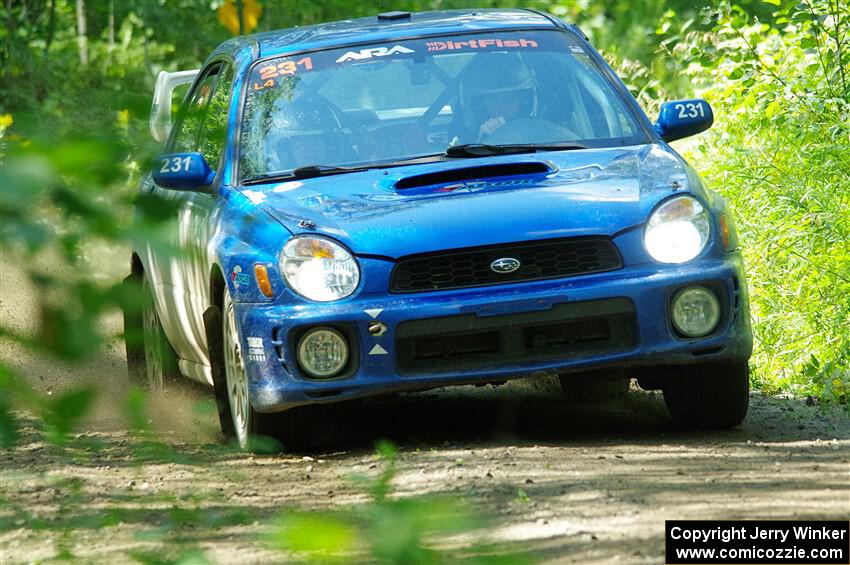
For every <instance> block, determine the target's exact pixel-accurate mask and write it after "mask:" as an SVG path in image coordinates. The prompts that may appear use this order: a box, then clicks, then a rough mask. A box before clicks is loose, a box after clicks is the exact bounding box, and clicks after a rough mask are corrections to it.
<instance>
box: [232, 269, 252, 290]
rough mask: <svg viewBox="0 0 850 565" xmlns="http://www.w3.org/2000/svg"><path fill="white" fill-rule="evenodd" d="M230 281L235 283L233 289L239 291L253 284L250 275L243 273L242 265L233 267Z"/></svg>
mask: <svg viewBox="0 0 850 565" xmlns="http://www.w3.org/2000/svg"><path fill="white" fill-rule="evenodd" d="M230 281H231V282H232V283H233V288H235V289H236V290H239V287H241V286H247V285H248V284H250V283H251V277H250V276H249V275H248V273H243V272H242V267H241V266H240V265H236V266H235V267H233V272H232V273H230Z"/></svg>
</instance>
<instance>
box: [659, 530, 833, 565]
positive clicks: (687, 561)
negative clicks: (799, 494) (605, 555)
mask: <svg viewBox="0 0 850 565" xmlns="http://www.w3.org/2000/svg"><path fill="white" fill-rule="evenodd" d="M664 537H665V546H666V559H665V562H666V563H667V564H668V565H674V564H677V565H679V564H680V565H701V564H704V563H705V564H711V563H730V564H736V565H749V564H757V565H767V564H777V563H779V564H782V563H787V564H789V565H790V564H792V563H794V564H801V565H850V522H842V521H811V520H809V521H806V520H764V521H759V520H738V521H733V520H668V521H667V522H666V527H665V533H664Z"/></svg>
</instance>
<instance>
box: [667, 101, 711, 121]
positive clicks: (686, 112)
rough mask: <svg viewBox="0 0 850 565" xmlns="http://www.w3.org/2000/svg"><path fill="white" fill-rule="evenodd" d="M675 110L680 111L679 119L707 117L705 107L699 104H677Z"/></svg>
mask: <svg viewBox="0 0 850 565" xmlns="http://www.w3.org/2000/svg"><path fill="white" fill-rule="evenodd" d="M674 108H676V110H678V111H679V119H687V118H696V117H700V118H704V117H705V105H704V104H701V103H699V102H697V103H696V104H695V103H693V102H687V103H685V104H676V105H675V106H674Z"/></svg>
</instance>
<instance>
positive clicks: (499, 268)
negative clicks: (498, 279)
mask: <svg viewBox="0 0 850 565" xmlns="http://www.w3.org/2000/svg"><path fill="white" fill-rule="evenodd" d="M520 265H522V263H520V262H519V259H514V258H513V257H502V258H501V259H496V260H495V261H493V262H492V263H490V270H491V271H493V272H494V273H501V274H504V273H513V272H514V271H516V270H517V269H519V267H520Z"/></svg>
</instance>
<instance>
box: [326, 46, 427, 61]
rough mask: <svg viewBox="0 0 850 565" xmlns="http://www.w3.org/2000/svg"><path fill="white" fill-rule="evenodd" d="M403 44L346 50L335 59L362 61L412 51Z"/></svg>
mask: <svg viewBox="0 0 850 565" xmlns="http://www.w3.org/2000/svg"><path fill="white" fill-rule="evenodd" d="M413 52H414V51H413V49H408V48H407V47H405V46H404V45H393V46H392V47H368V48H366V49H360V50H359V51H348V52H346V53H345V54H344V55H343V56H342V57H340V58H339V59H337V60H336V62H337V63H348V62H350V61H363V60H365V59H371V58H373V57H389V56H390V55H398V54H409V53H413Z"/></svg>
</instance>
